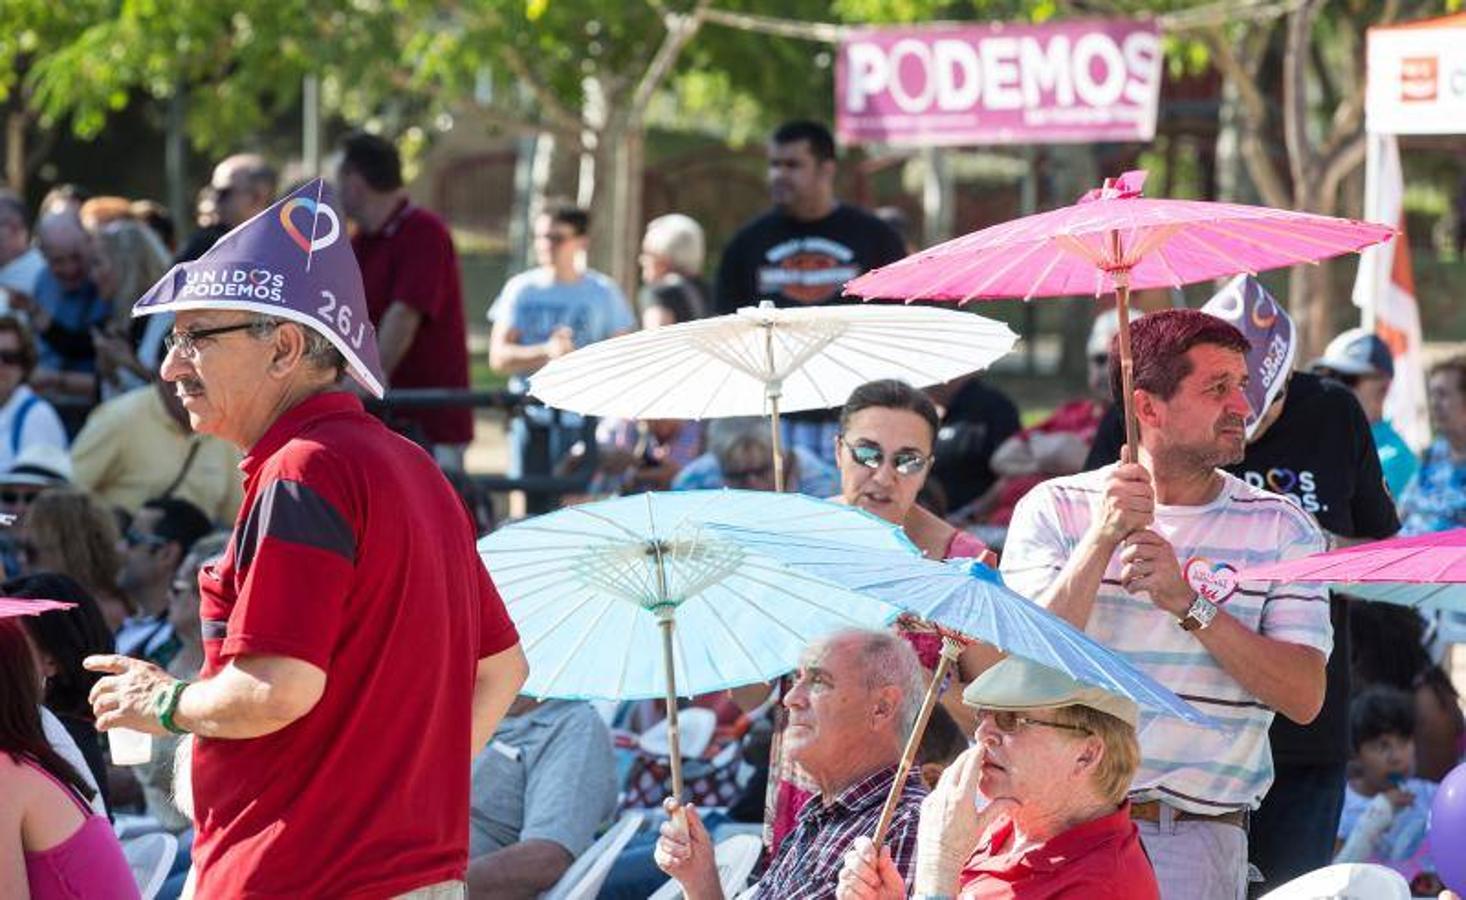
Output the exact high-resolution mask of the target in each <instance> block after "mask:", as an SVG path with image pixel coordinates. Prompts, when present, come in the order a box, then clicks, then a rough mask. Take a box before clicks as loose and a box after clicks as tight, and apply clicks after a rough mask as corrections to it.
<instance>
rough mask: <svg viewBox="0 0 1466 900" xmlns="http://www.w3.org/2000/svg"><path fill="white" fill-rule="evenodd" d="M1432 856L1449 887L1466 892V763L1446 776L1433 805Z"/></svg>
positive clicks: (1431, 806) (1431, 813) (1431, 828)
mask: <svg viewBox="0 0 1466 900" xmlns="http://www.w3.org/2000/svg"><path fill="white" fill-rule="evenodd" d="M1430 855H1431V857H1432V858H1433V859H1434V860H1435V868H1436V874H1438V875H1440V877H1441V881H1442V882H1444V883H1445V886H1446V887H1448V888H1450V889H1451V890H1453V891H1456V892H1457V893H1461V892H1466V763H1462V764H1461V765H1459V766H1457V767H1456V768H1454V769H1452V770H1451V771H1450V772H1448V773H1446V777H1445V778H1443V779H1441V786H1440V787H1439V788H1438V789H1437V790H1436V792H1435V800H1434V801H1432V802H1431V804H1430Z"/></svg>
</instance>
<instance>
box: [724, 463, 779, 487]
mask: <svg viewBox="0 0 1466 900" xmlns="http://www.w3.org/2000/svg"><path fill="white" fill-rule="evenodd" d="M773 473H774V466H773V463H765V464H764V465H762V466H755V467H754V468H751V469H731V470H725V471H724V472H723V483H724V484H747V483H748V482H750V481H756V480H763V479H766V478H768V477H770V476H771V475H773Z"/></svg>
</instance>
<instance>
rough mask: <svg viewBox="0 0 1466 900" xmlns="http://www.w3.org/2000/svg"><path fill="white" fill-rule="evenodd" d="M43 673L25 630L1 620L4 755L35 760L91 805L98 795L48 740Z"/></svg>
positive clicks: (0, 692) (0, 720) (0, 740)
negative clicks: (44, 722) (43, 714)
mask: <svg viewBox="0 0 1466 900" xmlns="http://www.w3.org/2000/svg"><path fill="white" fill-rule="evenodd" d="M39 671H40V670H39V668H38V667H37V666H36V658H35V656H34V655H33V654H32V653H31V646H30V641H29V640H28V639H27V638H26V636H25V631H24V630H23V629H22V628H21V627H20V625H19V624H18V623H17V622H16V621H15V620H14V619H0V752H4V753H7V754H9V755H10V758H11V759H13V760H15V761H16V762H20V761H21V759H22V758H29V759H32V760H34V761H35V762H37V763H39V764H40V766H41V768H43V769H45V770H46V771H47V772H50V773H51V774H52V775H54V776H56V777H57V778H58V779H60V780H61V782H62V783H64V784H66V785H68V786H70V787H71V788H72V789H73V790H75V791H76V792H77V793H78V794H80V795H81V796H82V797H83V798H85V799H86V800H87V801H88V802H90V801H91V799H92V797H93V795H94V794H95V793H96V792H95V791H93V790H92V788H91V786H90V785H88V784H87V783H86V781H85V780H84V779H83V778H82V776H81V773H79V772H78V771H77V770H76V769H75V768H73V767H72V765H71V764H70V763H68V762H67V761H66V760H64V759H62V758H61V755H60V754H59V753H57V752H56V751H55V749H54V748H52V746H51V742H50V741H48V740H46V729H45V728H44V727H43V726H42V725H41V702H40V701H41V696H40V694H41V691H40V675H39Z"/></svg>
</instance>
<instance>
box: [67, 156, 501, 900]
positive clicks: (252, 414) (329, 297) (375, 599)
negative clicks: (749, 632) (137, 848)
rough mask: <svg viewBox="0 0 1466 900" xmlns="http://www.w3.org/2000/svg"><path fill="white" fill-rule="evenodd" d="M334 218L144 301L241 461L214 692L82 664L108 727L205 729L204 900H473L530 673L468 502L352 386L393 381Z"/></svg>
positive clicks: (253, 245) (239, 245)
mask: <svg viewBox="0 0 1466 900" xmlns="http://www.w3.org/2000/svg"><path fill="white" fill-rule="evenodd" d="M343 225H344V223H343V222H342V221H341V218H340V215H339V214H338V213H337V212H336V210H335V209H334V208H333V207H332V205H331V197H330V195H329V192H328V191H327V190H326V188H325V186H324V184H323V183H322V182H320V181H316V182H313V183H311V184H308V185H306V186H305V187H303V188H301V189H300V190H299V191H296V192H295V193H294V194H293V195H291V196H290V197H287V198H285V199H284V200H282V201H281V202H280V203H279V204H278V205H277V206H276V207H273V208H271V209H270V210H269V211H267V213H266V214H264V215H261V216H259V217H257V218H256V219H254V220H252V223H251V224H250V225H248V226H246V227H244V228H241V229H238V230H236V231H234V232H232V233H231V234H230V235H228V236H226V237H225V238H224V239H222V240H221V241H220V242H219V243H218V244H217V245H215V247H214V248H213V249H212V250H211V251H210V252H209V253H207V254H205V255H204V256H203V257H201V258H200V259H199V260H198V261H196V262H194V263H190V264H186V265H183V266H179V267H175V269H174V270H173V272H172V273H170V275H169V276H168V277H167V278H165V279H164V280H163V281H161V282H159V284H158V285H157V286H155V287H154V288H153V290H152V291H150V292H149V293H148V294H147V295H145V296H144V297H143V299H141V300H139V301H138V304H137V306H136V307H135V308H134V314H136V315H149V314H152V313H156V312H163V311H172V312H175V313H176V315H177V320H176V322H175V324H174V329H173V330H172V331H171V332H169V334H168V338H167V346H168V355H167V357H166V358H165V360H164V362H163V368H162V376H163V379H164V380H165V381H168V382H171V383H172V384H173V385H174V386H175V388H176V389H177V391H178V393H179V395H180V396H181V397H182V398H183V407H184V409H185V410H186V411H187V412H188V417H189V422H190V424H191V425H192V426H193V428H194V430H195V431H198V432H201V433H203V434H211V435H214V436H216V437H220V438H223V439H224V440H227V441H229V442H230V443H233V444H235V445H236V446H237V447H239V448H240V449H241V450H242V451H244V453H245V459H244V462H243V463H242V465H241V466H240V468H241V469H242V470H243V472H244V479H245V482H244V503H243V506H242V508H241V511H240V514H239V518H238V520H237V521H236V523H235V527H234V535H233V538H232V539H231V540H230V543H229V549H228V551H227V552H226V553H225V555H224V556H223V558H222V559H221V560H219V562H218V563H216V564H215V565H212V566H210V567H208V568H206V569H204V570H203V571H202V572H201V573H200V575H199V591H200V607H199V611H200V616H201V623H202V630H203V637H204V666H203V669H202V670H201V672H200V677H199V678H198V679H197V680H196V681H192V682H189V681H182V680H178V679H176V678H174V677H173V676H172V675H170V674H168V673H167V672H165V671H164V670H162V669H160V668H158V667H157V666H155V665H153V664H151V663H147V662H143V661H141V660H135V659H128V658H126V657H119V656H104V657H93V658H90V659H88V660H87V665H88V667H89V668H92V669H94V670H97V671H102V672H106V673H108V677H105V678H102V679H101V680H100V681H99V682H98V683H97V685H96V687H95V688H94V690H93V692H92V706H93V710H94V712H95V713H96V715H97V725H98V727H100V728H103V729H110V728H115V727H119V726H120V727H127V728H133V729H137V730H142V731H146V732H150V733H153V734H164V733H168V732H173V733H192V734H194V735H196V739H195V741H194V747H193V765H192V776H193V798H194V811H195V815H194V822H195V831H196V838H195V841H194V845H193V856H194V874H195V876H196V878H197V893H196V896H198V897H241V896H282V897H283V896H289V897H324V896H373V897H396V896H409V897H434V898H449V897H462V896H463V895H464V892H465V884H464V874H465V870H466V867H467V864H468V830H467V827H466V823H467V822H468V812H469V810H468V785H469V766H470V760H471V759H472V757H473V755H474V753H475V752H476V751H477V750H478V749H480V748H482V747H483V746H484V744H485V743H487V741H488V739H489V735H490V734H492V733H493V730H494V728H495V726H496V725H497V723H498V720H499V718H500V716H502V715H503V714H504V711H505V710H506V709H507V708H508V707H509V704H510V703H511V702H512V701H513V699H514V697H515V696H516V695H517V694H518V692H519V688H520V686H521V685H522V684H523V682H524V679H525V676H526V675H527V665H526V663H525V661H524V656H523V653H522V652H521V651H520V648H519V642H518V636H517V634H516V632H515V630H514V626H513V625H512V624H511V623H510V621H509V618H508V615H507V613H506V612H505V609H504V605H503V603H502V601H501V600H500V598H499V595H498V592H497V591H496V590H495V589H494V586H493V583H492V582H491V581H490V580H489V576H488V573H487V572H486V571H485V570H484V567H483V564H482V562H480V560H479V558H478V554H477V551H476V549H475V547H474V529H473V524H472V522H471V521H470V520H469V518H468V515H467V513H466V511H465V510H464V508H463V505H462V503H461V502H460V501H459V499H458V496H457V494H456V493H455V492H454V490H453V488H452V487H451V486H450V485H449V484H448V482H447V481H446V480H445V479H444V477H443V475H442V473H441V472H440V471H439V469H438V467H437V466H436V465H435V464H434V462H433V460H432V457H430V456H429V455H428V454H427V453H426V452H425V451H423V450H422V449H421V448H419V447H418V446H417V445H415V444H413V443H412V442H410V441H408V440H406V439H405V438H402V437H399V436H397V435H395V434H394V433H392V432H391V431H389V430H388V429H387V428H386V427H385V426H384V425H382V423H381V422H379V421H378V420H376V419H375V418H373V417H371V416H369V415H368V414H367V413H366V412H365V410H364V409H363V408H362V403H361V401H360V399H358V398H357V396H356V395H355V394H354V393H352V392H349V391H343V390H341V389H340V386H339V381H340V380H341V377H342V375H343V374H346V373H347V372H349V373H350V374H351V376H352V377H353V378H355V379H356V380H357V381H358V382H360V383H361V385H362V387H363V388H364V389H365V390H367V391H370V392H372V393H374V394H377V395H378V396H380V395H381V393H382V389H383V388H382V371H381V363H380V361H379V358H378V355H377V342H376V337H375V335H374V334H373V332H372V326H371V322H370V321H369V320H368V318H367V314H366V299H365V297H364V294H363V291H362V287H361V277H360V274H359V272H358V270H357V265H356V258H355V256H354V255H353V253H352V251H351V247H350V243H349V241H348V240H347V239H346V233H345V228H344V227H343ZM404 523H411V527H410V528H404V527H403V525H404Z"/></svg>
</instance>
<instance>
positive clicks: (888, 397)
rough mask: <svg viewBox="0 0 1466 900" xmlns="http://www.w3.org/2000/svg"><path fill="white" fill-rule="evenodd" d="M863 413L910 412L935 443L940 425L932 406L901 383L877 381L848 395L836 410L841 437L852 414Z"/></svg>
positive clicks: (935, 408) (924, 397)
mask: <svg viewBox="0 0 1466 900" xmlns="http://www.w3.org/2000/svg"><path fill="white" fill-rule="evenodd" d="M863 409H904V410H907V411H908V412H914V413H916V414H917V415H918V416H921V417H922V419H924V420H926V424H927V425H929V426H931V430H932V443H933V444H935V443H936V440H937V429H938V428H939V427H940V425H941V418H940V417H939V416H938V415H937V406H936V404H935V403H933V402H932V399H931V398H930V397H928V396H927V395H926V394H925V393H923V392H921V391H918V390H917V389H916V388H914V387H912V386H911V385H909V384H907V383H906V382H904V381H901V380H899V379H896V378H882V379H881V380H879V381H867V382H866V383H865V384H862V385H861V386H860V387H858V388H856V389H855V390H853V391H851V392H850V399H848V400H846V401H845V406H844V407H843V408H841V410H840V433H841V434H844V433H845V431H846V429H848V428H849V427H850V420H851V419H852V418H854V417H855V414H856V413H858V412H860V411H861V410H863Z"/></svg>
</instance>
